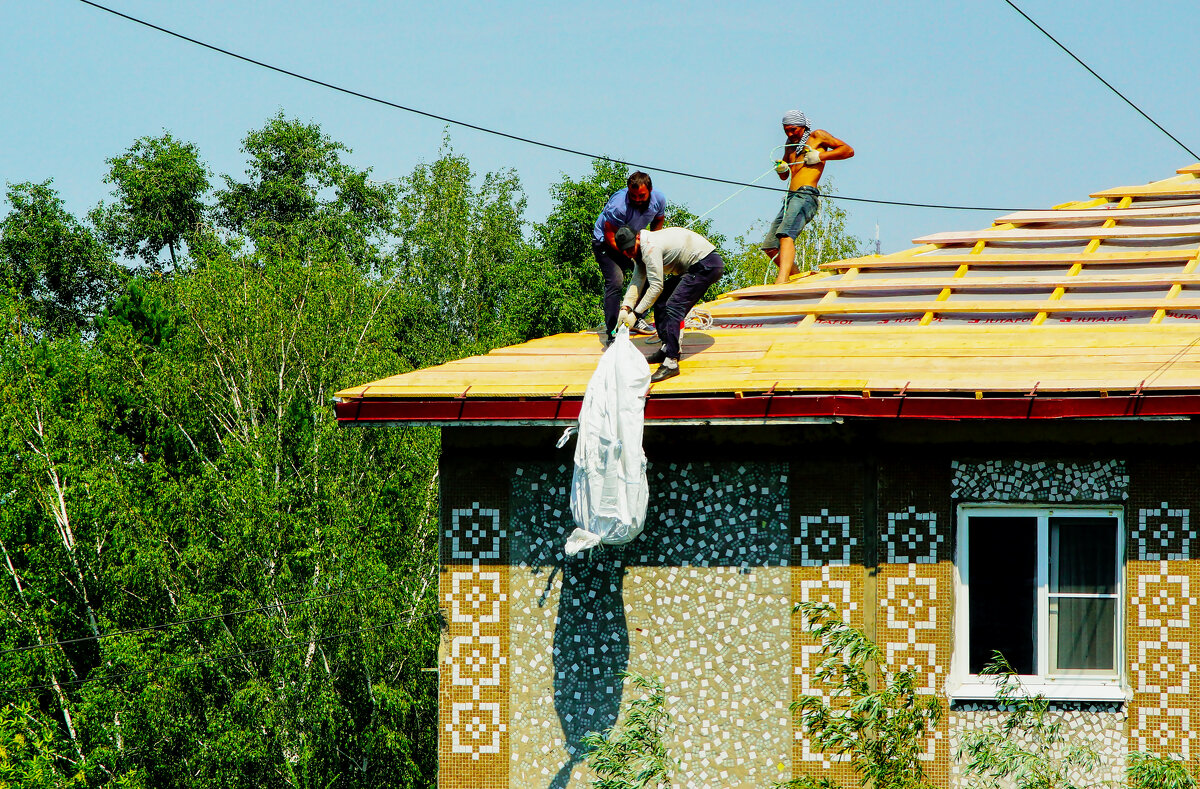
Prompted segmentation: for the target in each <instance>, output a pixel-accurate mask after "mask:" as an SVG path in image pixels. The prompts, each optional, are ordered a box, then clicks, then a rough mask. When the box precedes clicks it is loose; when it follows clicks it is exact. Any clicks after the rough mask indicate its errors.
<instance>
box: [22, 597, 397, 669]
mask: <svg viewBox="0 0 1200 789" xmlns="http://www.w3.org/2000/svg"><path fill="white" fill-rule="evenodd" d="M391 585H392V584H391V583H385V584H375V585H374V586H362V587H357V588H354V589H341V590H338V591H336V592H326V593H325V594H320V595H316V596H314V597H303V598H300V599H298V600H288V601H286V602H279V603H271V604H270V605H262V606H257V607H255V608H243V609H242V610H240V611H230V612H228V613H225V614H209V615H208V616H198V617H195V618H194V619H179V620H176V621H174V622H163V623H162V624H158V625H146V626H145V627H135V628H131V629H129V630H115V631H113V632H111V633H99V634H97V635H94V636H81V637H80V638H67V639H64V640H62V641H49V642H47V643H45V644H30V645H29V646H25V647H13V648H12V649H5V650H0V657H3V656H4V655H11V654H13V653H15V652H33V651H34V650H38V649H50V648H51V647H60V646H66V645H68V644H81V643H83V642H85V641H99V640H101V639H104V638H115V637H117V636H128V635H133V634H135V633H149V632H151V631H156V630H167V629H169V628H173V627H182V626H183V625H191V624H195V623H197V622H211V621H212V620H214V619H224V618H225V617H227V616H241V615H242V614H254V613H260V612H264V611H274V610H275V609H278V608H287V607H289V606H293V605H301V604H303V603H311V602H315V601H317V600H325V599H328V598H330V597H338V596H340V595H344V594H352V593H354V592H371V591H374V590H376V589H381V588H383V587H385V586H391Z"/></svg>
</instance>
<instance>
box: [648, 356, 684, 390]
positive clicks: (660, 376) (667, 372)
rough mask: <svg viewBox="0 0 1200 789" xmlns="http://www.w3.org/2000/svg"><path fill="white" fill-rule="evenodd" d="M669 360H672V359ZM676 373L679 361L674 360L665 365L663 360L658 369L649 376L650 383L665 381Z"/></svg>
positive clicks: (677, 373)
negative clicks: (673, 362)
mask: <svg viewBox="0 0 1200 789" xmlns="http://www.w3.org/2000/svg"><path fill="white" fill-rule="evenodd" d="M671 361H674V360H673V359H672V360H671ZM677 375H679V363H678V362H676V363H675V364H673V365H667V364H666V362H665V361H664V363H663V364H661V365H659V367H658V369H657V370H655V371H654V375H652V376H650V383H652V384H656V383H658V382H660V381H665V380H667V379H668V378H674V377H675V376H677Z"/></svg>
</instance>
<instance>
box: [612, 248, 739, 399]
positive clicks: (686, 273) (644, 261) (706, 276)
mask: <svg viewBox="0 0 1200 789" xmlns="http://www.w3.org/2000/svg"><path fill="white" fill-rule="evenodd" d="M614 240H615V241H616V242H617V248H618V249H620V250H621V252H622V253H624V255H625V256H626V257H628V258H629V259H631V260H632V261H633V263H634V269H633V279H632V280H631V281H630V283H629V289H628V290H627V291H626V292H625V299H624V301H623V302H622V303H621V314H620V317H619V318H618V323H619V324H623V325H625V326H632V325H633V324H634V323H636V322H637V320H638V319H639V318H641V317H643V316H644V315H645V314H646V313H647V312H648V311H649V310H650V307H651V306H653V307H654V323H655V327H656V328H657V329H658V337H659V339H661V340H662V348H661V349H660V350H658V351H655V352H654V353H653V354H651V355H650V356H649V358H647V360H646V361H648V362H650V363H651V364H659V368H658V369H657V370H655V371H654V375H652V376H651V377H650V381H651V382H652V383H658V382H659V381H665V380H666V379H668V378H673V377H675V376H676V375H679V329H680V324H681V323H683V319H684V318H686V317H687V314H688V312H689V311H691V309H692V307H694V306H696V303H697V302H698V301H700V299H701V298H703V297H704V292H705V291H707V290H708V286H709V285H711V284H713V283H714V282H716V281H717V280H718V279H720V278H721V275H722V274H723V273H725V261H723V260H722V259H721V256H720V255H718V254H717V250H716V247H714V246H713V245H712V244H711V243H710V242H709V240H708V239H706V238H705V237H704V236H702V235H700V234H699V233H696V232H694V231H691V230H688V229H687V228H684V227H667V228H663V229H662V230H642V231H641V232H640V233H634V232H633V230H631V229H629V228H628V227H622V228H621V229H620V230H618V231H617V232H616V234H615V237H614Z"/></svg>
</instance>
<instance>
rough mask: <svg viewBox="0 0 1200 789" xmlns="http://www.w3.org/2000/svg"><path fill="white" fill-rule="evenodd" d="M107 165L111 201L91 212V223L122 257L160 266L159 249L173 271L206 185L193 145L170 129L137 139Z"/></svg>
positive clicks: (193, 230) (200, 214)
mask: <svg viewBox="0 0 1200 789" xmlns="http://www.w3.org/2000/svg"><path fill="white" fill-rule="evenodd" d="M108 165H109V170H108V174H107V175H106V176H105V179H104V181H105V183H108V184H111V185H112V186H113V199H114V202H113V204H112V205H109V206H104V205H100V206H99V207H97V208H96V209H95V210H93V211H92V213H91V218H92V222H93V223H94V224H95V225H96V227H98V228H99V229H100V230H101V232H102V233H103V234H104V236H105V238H106V240H108V242H109V243H111V244H113V245H114V246H116V247H117V248H118V249H120V250H121V252H122V253H123V254H124V255H125V256H126V257H129V258H133V257H140V258H141V259H142V261H143V262H144V263H145V265H146V266H147V267H148V268H150V269H151V270H152V271H155V272H159V271H162V270H163V263H162V260H161V255H162V251H163V249H164V248H165V249H166V250H167V253H168V256H169V258H170V265H171V269H172V270H174V269H175V267H176V266H177V265H178V264H179V256H180V254H181V252H182V248H183V246H184V244H185V243H191V242H192V241H193V240H194V239H195V238H196V237H197V236H198V235H199V234H200V233H201V232H202V228H201V223H202V222H203V219H204V214H205V211H206V207H205V203H204V198H205V196H206V195H207V194H208V192H209V190H210V189H211V185H210V184H209V180H208V179H209V171H208V168H207V167H206V166H205V165H204V163H203V162H201V161H200V153H199V151H198V150H197V149H196V146H194V145H192V144H191V143H184V142H180V141H179V140H176V139H175V138H174V137H172V136H171V134H170V132H164V133H163V135H162V136H160V137H140V138H138V139H137V140H136V141H134V143H133V145H132V146H131V147H130V148H129V150H128V151H126V152H125V153H124V154H122V155H120V156H115V157H113V158H111V159H109V160H108Z"/></svg>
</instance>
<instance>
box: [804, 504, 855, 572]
mask: <svg viewBox="0 0 1200 789" xmlns="http://www.w3.org/2000/svg"><path fill="white" fill-rule="evenodd" d="M794 539H795V543H796V544H797V545H799V546H800V564H802V565H803V566H805V567H820V566H822V565H826V564H838V565H846V564H850V548H851V547H853V546H855V545H858V538H857V537H851V536H850V516H848V515H830V514H829V510H821V514H820V515H801V516H800V536H799V537H796V538H794Z"/></svg>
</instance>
